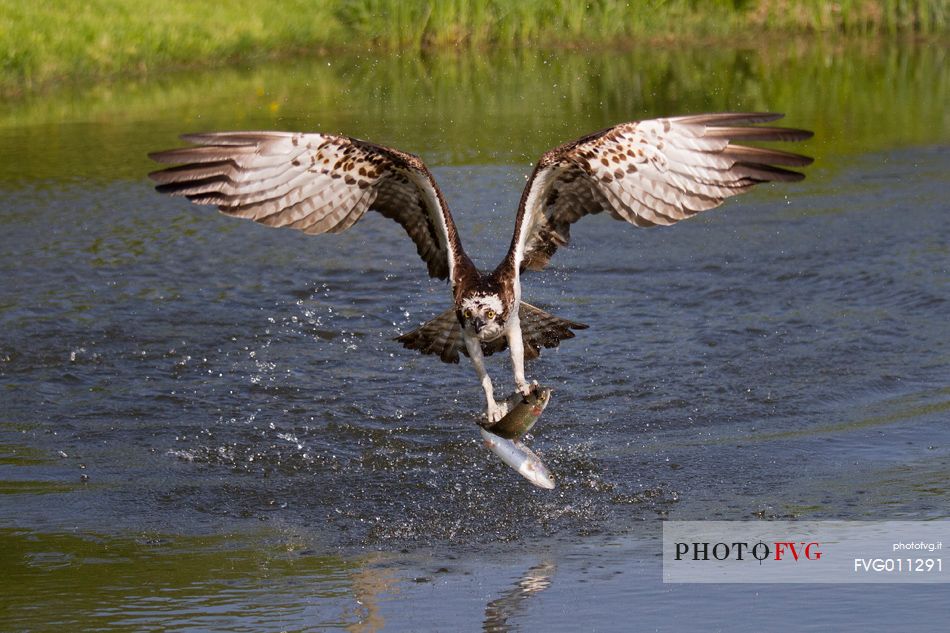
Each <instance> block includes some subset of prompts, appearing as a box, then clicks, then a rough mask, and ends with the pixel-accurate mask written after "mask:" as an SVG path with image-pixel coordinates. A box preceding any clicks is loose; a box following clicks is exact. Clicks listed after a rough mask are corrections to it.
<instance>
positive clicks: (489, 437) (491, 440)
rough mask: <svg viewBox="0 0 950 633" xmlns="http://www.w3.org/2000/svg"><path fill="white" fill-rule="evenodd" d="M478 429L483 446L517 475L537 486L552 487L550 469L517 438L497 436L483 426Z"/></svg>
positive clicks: (547, 488) (552, 480)
mask: <svg viewBox="0 0 950 633" xmlns="http://www.w3.org/2000/svg"><path fill="white" fill-rule="evenodd" d="M479 431H480V432H481V434H482V439H483V440H484V442H485V446H486V447H487V448H488V449H489V450H491V452H493V453H494V454H495V455H497V456H498V457H499V458H500V459H501V461H503V462H505V463H506V464H508V465H509V466H511V467H512V468H513V469H515V470H516V471H517V472H518V474H519V475H521V476H522V477H524V478H525V479H527V480H528V481H530V482H531V483H533V484H534V485H535V486H537V487H538V488H544V489H545V490H553V489H554V477H552V476H551V471H549V470H548V467H547V466H545V465H544V462H542V461H541V459H540V458H539V457H538V456H537V455H535V454H534V451H532V450H531V449H530V448H528V447H527V446H525V445H524V444H522V443H521V442H520V441H518V440H509V439H505V438H503V437H499V436H497V435H495V434H494V433H491V432H490V431H487V430H486V429H484V428H481V429H479Z"/></svg>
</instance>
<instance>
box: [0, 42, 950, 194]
mask: <svg viewBox="0 0 950 633" xmlns="http://www.w3.org/2000/svg"><path fill="white" fill-rule="evenodd" d="M946 56H947V50H946V49H944V48H941V47H922V46H914V45H902V44H897V43H893V44H885V45H868V44H866V43H863V44H862V43H856V44H841V43H828V42H791V43H783V44H782V45H781V46H780V47H779V46H776V47H774V48H770V47H767V46H766V47H761V46H760V47H751V46H750V47H748V48H737V49H728V48H709V47H702V48H700V47H697V48H677V49H663V48H659V49H658V48H655V47H654V48H635V49H632V50H628V51H623V52H617V51H609V52H608V51H600V52H532V51H521V52H517V53H511V52H507V53H505V54H494V55H434V56H422V57H419V56H415V55H402V56H400V55H395V56H387V57H382V58H377V57H373V56H363V57H360V56H356V57H334V58H332V59H330V60H327V59H320V60H299V61H295V62H280V63H274V64H269V65H264V66H257V67H252V68H232V69H225V70H220V69H219V70H214V71H206V72H200V73H178V74H174V75H166V76H161V77H158V78H155V79H152V80H147V81H146V80H138V81H131V82H128V83H119V84H107V85H94V86H91V87H89V86H71V87H65V88H63V89H61V90H59V91H57V92H55V93H52V94H43V95H33V96H30V97H29V98H25V99H22V100H17V101H7V102H4V103H2V104H0V138H2V140H3V143H0V164H2V165H3V167H4V168H3V169H2V170H0V179H2V180H5V181H11V180H13V181H20V180H24V179H27V180H31V181H36V180H37V179H54V180H63V179H73V178H77V177H80V176H82V177H90V176H95V177H97V178H101V179H115V178H122V179H134V180H139V179H141V178H143V174H144V173H146V172H147V171H149V169H151V168H153V167H154V166H152V165H149V164H148V162H147V160H146V158H145V154H146V152H147V151H149V150H154V149H155V148H156V147H168V146H171V144H174V137H175V136H176V135H177V134H178V133H181V132H183V131H199V130H215V129H275V128H276V129H293V130H319V131H330V132H335V131H344V132H346V133H348V134H351V135H355V136H360V137H363V138H369V139H373V140H375V141H377V142H381V143H388V144H391V145H395V146H397V147H401V148H405V149H408V150H412V151H414V152H416V153H420V154H422V155H423V156H424V157H425V158H426V159H427V160H428V161H430V163H435V164H447V163H451V164H463V163H519V164H522V163H523V164H525V165H526V166H527V164H528V163H530V162H533V161H534V160H536V159H537V157H538V156H539V155H540V154H541V152H543V151H545V150H547V149H549V148H550V147H553V146H555V145H557V144H559V143H561V142H563V141H564V140H566V139H570V138H575V137H577V136H578V135H580V134H583V133H587V132H590V131H592V130H595V129H600V128H602V127H605V126H607V125H609V124H613V123H617V122H619V121H624V120H630V119H632V118H643V117H646V116H651V115H663V114H673V113H680V112H689V111H693V112H695V111H710V110H730V109H733V110H735V109H738V110H757V109H759V110H761V109H765V110H777V111H784V112H787V113H788V114H789V117H788V119H787V120H786V121H785V123H786V124H788V125H790V126H801V127H806V128H809V129H813V130H815V132H816V136H815V138H816V139H817V140H816V146H817V147H815V148H808V151H807V152H806V153H813V154H815V155H817V157H818V158H819V164H820V159H821V158H822V157H823V156H827V155H835V154H841V153H844V154H852V153H855V152H859V151H864V150H868V149H880V148H884V147H893V146H895V145H903V144H909V143H921V142H923V143H934V142H940V141H941V140H946V139H947V138H950V113H948V112H947V109H946V107H945V104H946V96H947V94H948V88H950V64H947V63H946V62H947V60H946ZM884 86H886V90H887V95H886V98H883V97H884V95H882V93H881V90H882V87H884Z"/></svg>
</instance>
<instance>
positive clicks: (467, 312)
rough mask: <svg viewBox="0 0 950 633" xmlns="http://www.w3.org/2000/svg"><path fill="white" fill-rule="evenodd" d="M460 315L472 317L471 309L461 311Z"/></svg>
mask: <svg viewBox="0 0 950 633" xmlns="http://www.w3.org/2000/svg"><path fill="white" fill-rule="evenodd" d="M462 316H464V317H465V318H466V319H471V318H472V311H471V310H466V311H465V312H463V313H462Z"/></svg>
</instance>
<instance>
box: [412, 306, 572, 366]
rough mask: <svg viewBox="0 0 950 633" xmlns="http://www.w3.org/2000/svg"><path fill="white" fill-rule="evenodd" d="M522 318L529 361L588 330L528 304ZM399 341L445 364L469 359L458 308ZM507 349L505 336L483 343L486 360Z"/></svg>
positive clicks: (525, 348) (522, 328)
mask: <svg viewBox="0 0 950 633" xmlns="http://www.w3.org/2000/svg"><path fill="white" fill-rule="evenodd" d="M518 317H519V319H520V320H521V336H522V340H523V341H524V357H525V359H526V360H531V359H532V358H537V357H538V356H540V355H541V348H542V347H557V346H558V345H559V344H560V343H561V341H562V340H565V339H569V338H574V332H572V330H585V329H587V326H586V325H584V324H583V323H577V322H575V321H569V320H567V319H562V318H560V317H556V316H554V315H553V314H549V313H548V312H545V311H544V310H542V309H540V308H536V307H534V306H533V305H531V304H529V303H525V302H524V301H522V302H521V309H520V310H519V311H518ZM395 340H397V341H399V342H400V343H402V344H403V345H404V346H405V347H407V348H409V349H415V350H419V351H420V352H422V353H423V354H434V355H436V356H438V357H439V358H440V359H441V360H442V362H444V363H457V362H459V353H460V352H461V353H462V354H465V355H466V356H468V350H466V349H465V342H464V341H463V340H462V326H461V325H459V322H458V318H457V317H456V316H455V309H454V308H450V309H448V310H446V311H445V312H443V313H442V314H440V315H439V316H437V317H436V318H434V319H432V320H431V321H428V322H427V323H423V324H422V325H421V326H420V327H418V328H416V329H415V330H413V331H411V332H407V333H406V334H403V335H402V336H399V337H396V339H395ZM507 348H508V339H507V338H505V337H504V336H501V337H499V338H497V339H495V340H494V341H486V342H484V343H482V353H483V354H485V355H486V356H490V355H491V354H494V353H495V352H500V351H503V350H505V349H507Z"/></svg>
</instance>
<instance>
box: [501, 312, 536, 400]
mask: <svg viewBox="0 0 950 633" xmlns="http://www.w3.org/2000/svg"><path fill="white" fill-rule="evenodd" d="M505 336H507V337H508V349H510V350H511V370H512V373H514V375H515V388H516V389H517V390H518V391H519V393H521V395H523V396H526V395H528V394H529V393H531V385H529V384H528V381H527V380H525V377H524V338H523V337H522V335H521V320H520V319H519V318H518V313H517V312H516V313H515V314H513V315H512V316H511V317H510V318H509V319H508V327H507V330H506V332H505Z"/></svg>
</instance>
